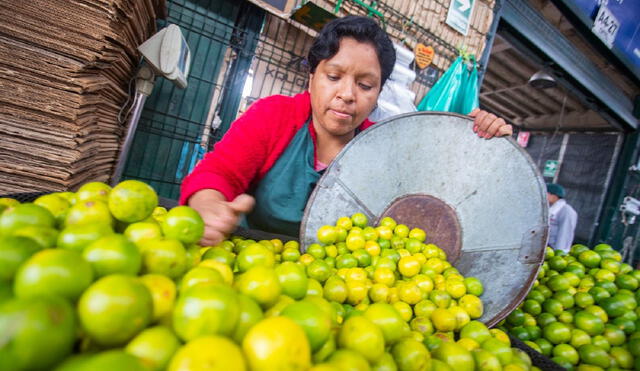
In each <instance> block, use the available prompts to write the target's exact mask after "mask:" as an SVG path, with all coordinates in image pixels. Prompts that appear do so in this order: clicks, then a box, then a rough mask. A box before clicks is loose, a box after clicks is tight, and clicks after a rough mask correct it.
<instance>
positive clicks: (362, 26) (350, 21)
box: [307, 15, 396, 87]
mask: <svg viewBox="0 0 640 371" xmlns="http://www.w3.org/2000/svg"><path fill="white" fill-rule="evenodd" d="M343 37H352V38H354V39H356V40H357V41H358V42H363V43H370V44H371V45H373V47H374V48H375V49H376V53H377V54H378V61H379V62H380V68H381V69H382V81H381V82H380V87H382V86H383V85H384V83H385V82H386V81H387V79H388V78H389V75H391V71H393V65H394V64H395V63H396V51H395V49H394V48H393V44H392V43H391V40H390V39H389V36H387V33H386V32H384V31H383V30H382V28H380V26H378V24H377V23H376V21H374V20H373V19H371V18H368V17H361V16H355V15H349V16H346V17H343V18H338V19H334V20H333V21H331V22H329V23H327V24H326V25H325V26H324V27H323V28H322V30H321V31H320V34H319V35H318V37H316V39H315V40H314V41H313V44H312V45H311V49H310V50H309V55H308V57H307V60H308V61H309V67H310V69H311V73H315V72H316V67H318V64H319V63H320V61H322V60H325V59H330V58H332V57H333V56H334V55H336V53H338V49H339V48H340V40H341V39H342V38H343Z"/></svg>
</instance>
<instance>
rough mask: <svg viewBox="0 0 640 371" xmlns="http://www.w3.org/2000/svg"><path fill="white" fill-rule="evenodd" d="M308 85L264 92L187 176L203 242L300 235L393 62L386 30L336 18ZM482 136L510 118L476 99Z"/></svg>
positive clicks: (315, 51)
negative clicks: (311, 201) (309, 207)
mask: <svg viewBox="0 0 640 371" xmlns="http://www.w3.org/2000/svg"><path fill="white" fill-rule="evenodd" d="M307 59H308V62H309V67H310V74H309V87H308V89H307V91H305V92H304V93H301V94H298V95H296V96H293V97H287V96H283V95H274V96H270V97H266V98H263V99H259V100H258V101H256V102H255V103H253V104H252V105H251V106H250V107H249V109H248V110H247V111H246V112H245V113H244V114H243V115H242V116H241V117H240V118H238V119H237V120H236V121H235V122H234V123H233V125H231V128H230V129H229V130H228V131H227V133H226V134H225V136H224V137H223V138H222V140H220V141H219V142H218V143H217V144H216V145H215V150H214V151H212V152H210V153H208V154H207V155H206V156H205V157H204V158H203V159H202V161H200V163H199V164H198V165H197V166H196V167H195V168H194V169H193V171H192V172H191V174H189V175H188V176H187V177H186V178H185V179H184V180H183V182H182V188H181V195H180V203H181V204H187V205H189V206H191V207H193V208H194V209H195V210H197V211H198V212H199V213H200V215H201V216H202V218H203V219H204V222H205V233H204V237H203V238H202V240H201V241H200V243H201V244H203V245H204V246H206V245H215V244H217V243H219V242H221V241H222V240H223V239H224V238H226V237H227V236H228V235H229V234H230V233H232V232H233V231H234V230H235V228H236V226H237V225H238V223H239V222H240V221H241V219H242V217H243V215H244V217H245V219H244V221H243V223H242V225H243V226H245V227H248V228H251V229H257V230H262V231H265V232H270V233H279V234H285V235H289V236H298V233H299V229H300V221H301V219H302V215H303V212H304V208H305V206H306V204H307V200H308V198H309V196H310V195H311V192H312V191H313V189H314V187H315V185H316V183H317V182H318V180H319V178H320V176H321V175H322V172H323V171H324V169H325V168H326V167H327V166H328V165H329V164H330V163H331V162H332V161H333V159H334V158H335V157H336V156H337V155H338V153H339V152H340V151H341V150H342V149H343V148H344V146H346V145H347V143H349V141H351V140H352V139H353V138H354V137H355V136H356V135H357V134H358V133H359V132H360V131H362V130H366V129H367V128H369V127H370V126H371V125H373V122H371V121H369V120H368V119H367V117H368V116H369V114H371V112H372V111H373V109H374V108H375V106H376V103H377V100H378V96H379V95H380V91H381V89H382V86H383V85H384V83H385V81H386V80H387V79H388V78H389V75H390V74H391V71H392V70H393V66H394V64H395V59H396V55H395V50H394V48H393V44H392V43H391V40H390V39H389V36H388V35H387V34H386V33H385V32H384V31H383V30H382V29H381V28H380V26H379V25H378V24H377V23H376V21H374V20H373V19H371V18H367V17H359V16H347V17H344V18H338V19H336V20H333V21H331V22H329V23H328V24H327V25H325V27H324V28H323V29H322V31H321V32H320V34H319V35H318V36H317V37H316V39H315V40H314V42H313V45H312V46H311V49H310V50H309V54H308V58H307ZM470 116H471V117H473V118H474V125H473V131H474V132H475V133H476V134H477V135H478V136H479V137H480V138H483V139H489V138H492V137H494V136H502V135H511V133H512V128H511V125H508V124H506V123H505V121H504V120H503V119H501V118H498V117H496V116H495V115H494V114H491V113H489V112H487V111H483V110H480V109H476V110H474V111H473V112H471V113H470Z"/></svg>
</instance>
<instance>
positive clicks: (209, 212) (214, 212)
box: [188, 189, 255, 246]
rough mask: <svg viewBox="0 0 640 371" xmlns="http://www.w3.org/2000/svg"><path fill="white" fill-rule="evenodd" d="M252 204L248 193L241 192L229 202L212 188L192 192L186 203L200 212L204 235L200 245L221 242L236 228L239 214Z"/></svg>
mask: <svg viewBox="0 0 640 371" xmlns="http://www.w3.org/2000/svg"><path fill="white" fill-rule="evenodd" d="M254 204H255V200H254V198H253V197H251V196H249V195H248V194H241V195H239V196H238V197H236V198H235V199H234V200H233V201H231V202H229V201H227V199H226V198H225V197H224V196H223V195H222V193H220V192H218V191H216V190H214V189H203V190H201V191H198V192H196V193H194V194H193V195H192V196H191V197H190V198H189V201H188V205H189V206H190V207H192V208H193V209H195V210H196V211H197V212H198V213H200V216H202V219H203V220H204V235H203V236H202V239H201V240H200V245H202V246H214V245H217V244H219V243H220V242H222V241H223V240H224V239H225V238H226V237H227V236H229V235H230V234H231V233H232V232H233V231H234V230H235V229H236V226H237V225H238V222H239V220H240V216H241V214H246V213H248V212H250V211H251V209H253V205H254Z"/></svg>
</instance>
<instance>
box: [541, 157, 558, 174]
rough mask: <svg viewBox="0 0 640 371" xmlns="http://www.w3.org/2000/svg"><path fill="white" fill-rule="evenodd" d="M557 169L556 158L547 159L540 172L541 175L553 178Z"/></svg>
mask: <svg viewBox="0 0 640 371" xmlns="http://www.w3.org/2000/svg"><path fill="white" fill-rule="evenodd" d="M557 171H558V161H556V160H547V162H545V163H544V170H543V172H542V176H544V177H549V178H553V177H554V176H556V172H557Z"/></svg>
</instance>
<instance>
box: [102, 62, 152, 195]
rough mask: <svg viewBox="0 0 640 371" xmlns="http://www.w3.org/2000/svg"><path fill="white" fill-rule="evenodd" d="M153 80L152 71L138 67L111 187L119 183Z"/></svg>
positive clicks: (147, 67) (146, 67)
mask: <svg viewBox="0 0 640 371" xmlns="http://www.w3.org/2000/svg"><path fill="white" fill-rule="evenodd" d="M154 78H155V76H154V74H153V71H152V70H151V68H150V67H149V66H147V65H143V66H142V67H140V70H138V73H137V74H136V96H135V98H134V100H133V106H132V112H131V116H130V117H129V121H128V123H127V134H126V135H125V137H124V142H123V143H122V149H121V150H120V155H119V157H118V162H117V163H116V167H115V170H114V171H113V176H112V177H111V185H112V186H115V185H116V184H118V182H120V178H121V177H122V172H123V171H124V165H125V163H126V161H127V157H128V156H129V150H130V149H131V142H132V141H133V136H134V135H135V132H136V129H137V127H138V121H139V120H140V115H142V108H143V107H144V102H145V101H146V100H147V97H148V96H149V95H150V94H151V91H152V90H153V80H154Z"/></svg>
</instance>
